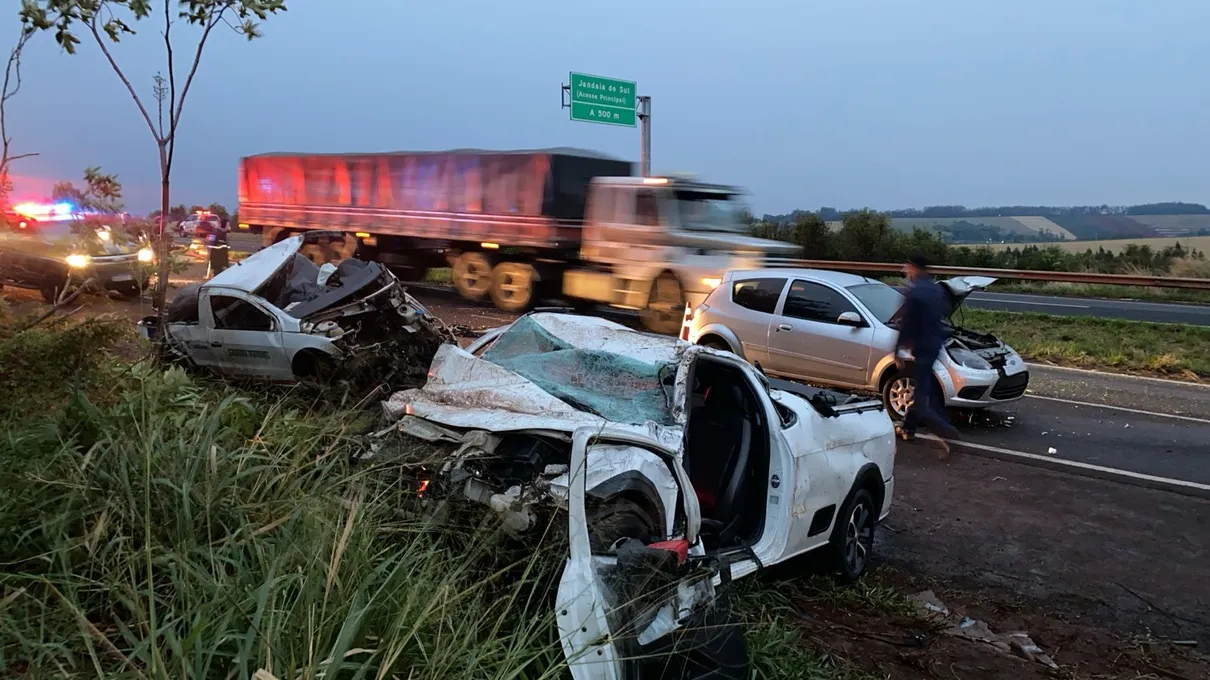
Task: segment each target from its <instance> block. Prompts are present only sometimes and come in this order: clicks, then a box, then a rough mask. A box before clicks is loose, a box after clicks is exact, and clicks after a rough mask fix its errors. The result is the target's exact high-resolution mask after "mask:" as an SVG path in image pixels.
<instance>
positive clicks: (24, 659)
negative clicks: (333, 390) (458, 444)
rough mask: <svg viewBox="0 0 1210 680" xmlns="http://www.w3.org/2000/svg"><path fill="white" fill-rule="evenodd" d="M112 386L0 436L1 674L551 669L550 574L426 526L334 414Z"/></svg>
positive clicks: (172, 386) (149, 385) (184, 391)
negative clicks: (101, 395) (105, 395)
mask: <svg viewBox="0 0 1210 680" xmlns="http://www.w3.org/2000/svg"><path fill="white" fill-rule="evenodd" d="M124 380H125V381H126V383H125V384H124V385H123V387H124V389H123V390H121V393H120V395H119V396H117V397H116V398H114V399H112V400H111V401H110V402H109V403H102V402H98V401H96V400H94V399H92V398H90V397H89V396H87V395H86V394H85V393H84V392H83V391H80V390H73V391H72V393H71V395H70V397H69V400H68V403H67V404H66V405H65V406H64V407H63V408H62V409H60V410H59V411H57V412H56V413H54V414H52V415H48V416H45V417H42V418H38V419H35V420H27V421H25V422H24V423H23V424H21V425H19V426H18V425H14V426H13V427H10V428H8V430H7V432H6V433H5V435H4V437H3V440H2V441H0V466H2V467H0V469H3V470H4V471H5V472H4V474H3V475H0V560H2V561H0V676H4V675H6V674H12V675H22V674H24V675H27V676H30V677H47V676H54V677H68V678H84V677H97V678H102V677H104V678H128V677H129V678H248V677H253V676H254V675H255V674H257V673H258V672H260V673H261V675H260V676H259V677H262V678H268V677H278V678H320V677H323V678H326V679H331V678H337V677H340V678H345V677H347V678H394V677H401V678H416V679H423V678H454V677H457V678H537V677H550V676H552V675H555V674H557V673H559V672H560V668H559V664H560V663H561V652H560V650H559V648H558V642H557V634H556V632H555V625H554V620H553V618H554V612H553V607H552V605H551V601H550V600H551V593H550V592H549V590H548V588H549V584H551V583H552V582H553V579H552V578H551V575H552V573H553V570H554V569H555V568H556V567H557V560H551V559H542V558H539V557H528V556H524V555H523V556H520V557H519V558H518V557H516V556H513V555H510V554H509V553H508V552H507V551H506V550H505V549H504V548H503V542H502V541H501V540H499V539H498V537H497V536H496V535H495V534H494V533H492V531H491V530H490V529H488V528H485V527H478V526H474V525H467V524H460V525H457V526H456V527H455V528H454V529H453V530H450V529H448V528H447V529H445V530H442V531H436V530H433V529H432V527H431V526H430V525H429V524H427V523H426V521H425V520H424V519H423V516H424V515H423V513H421V512H419V511H418V509H417V508H416V507H415V504H416V503H417V501H416V498H415V493H414V492H413V491H409V490H408V489H407V488H405V487H403V486H402V485H399V484H397V483H392V482H390V481H388V480H391V479H397V478H398V475H392V474H386V473H387V472H389V471H388V470H384V469H380V467H381V466H380V467H367V466H364V465H360V464H354V463H353V462H351V458H352V456H353V454H355V453H358V452H360V451H361V450H362V442H361V441H360V439H359V437H358V436H357V434H356V433H355V432H352V431H350V429H349V423H350V422H351V421H352V416H351V414H349V413H344V412H326V413H325V412H322V411H319V412H317V411H306V410H304V409H301V408H299V407H297V406H294V405H291V404H290V403H288V402H286V401H278V402H270V401H261V400H258V399H253V398H248V397H246V396H241V395H239V394H236V393H234V392H231V391H228V390H225V389H222V388H219V387H215V386H213V385H205V384H203V383H199V382H197V381H195V380H193V379H191V378H190V377H188V376H186V375H185V374H183V373H182V372H180V371H178V370H168V371H160V370H153V369H150V368H139V367H136V368H135V369H134V370H131V371H129V372H128V373H126V374H125V377H124ZM400 464H402V463H399V462H396V463H392V464H391V465H400ZM383 465H386V464H383ZM536 554H538V553H535V555H536Z"/></svg>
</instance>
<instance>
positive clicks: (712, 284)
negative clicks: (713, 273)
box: [702, 277, 723, 290]
mask: <svg viewBox="0 0 1210 680" xmlns="http://www.w3.org/2000/svg"><path fill="white" fill-rule="evenodd" d="M722 282H723V280H722V279H715V278H710V277H707V278H704V279H702V285H703V286H706V287H707V288H709V289H710V290H714V289H715V288H718V284H720V283H722Z"/></svg>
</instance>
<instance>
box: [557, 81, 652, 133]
mask: <svg viewBox="0 0 1210 680" xmlns="http://www.w3.org/2000/svg"><path fill="white" fill-rule="evenodd" d="M570 82H571V86H570V90H571V119H572V120H578V121H582V122H585V123H604V124H605V125H621V126H623V127H634V126H635V123H636V121H637V120H638V116H637V115H635V86H634V83H632V82H630V81H629V80H617V79H614V78H602V77H600V76H590V75H587V74H584V73H575V72H572V74H571V80H570Z"/></svg>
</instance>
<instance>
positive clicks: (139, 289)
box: [118, 285, 144, 300]
mask: <svg viewBox="0 0 1210 680" xmlns="http://www.w3.org/2000/svg"><path fill="white" fill-rule="evenodd" d="M143 288H144V287H143V286H140V285H134V286H130V287H128V288H119V289H118V295H121V296H122V297H123V298H124V299H127V300H136V299H138V298H139V297H140V296H142V295H143Z"/></svg>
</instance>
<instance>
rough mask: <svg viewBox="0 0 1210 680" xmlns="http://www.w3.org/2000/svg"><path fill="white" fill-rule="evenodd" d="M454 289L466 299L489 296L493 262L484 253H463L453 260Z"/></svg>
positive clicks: (478, 298) (479, 298) (475, 299)
mask: <svg viewBox="0 0 1210 680" xmlns="http://www.w3.org/2000/svg"><path fill="white" fill-rule="evenodd" d="M452 269H453V272H452V277H453V279H454V289H455V290H457V291H458V294H459V295H461V296H462V297H463V298H464V299H466V300H474V301H479V300H482V299H483V298H485V297H487V293H488V290H489V289H490V288H491V286H492V263H491V262H490V261H488V259H487V256H485V255H484V254H483V253H462V254H461V255H459V256H458V257H457V258H455V259H454V262H453V267H452Z"/></svg>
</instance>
